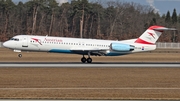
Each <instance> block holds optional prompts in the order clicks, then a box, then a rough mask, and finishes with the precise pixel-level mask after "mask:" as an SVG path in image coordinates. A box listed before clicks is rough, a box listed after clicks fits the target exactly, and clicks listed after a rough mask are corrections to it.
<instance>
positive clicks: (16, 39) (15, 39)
mask: <svg viewBox="0 0 180 101" xmlns="http://www.w3.org/2000/svg"><path fill="white" fill-rule="evenodd" d="M10 40H14V41H19V39H18V38H11V39H10Z"/></svg>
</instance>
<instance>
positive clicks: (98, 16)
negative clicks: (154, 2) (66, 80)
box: [0, 0, 180, 42]
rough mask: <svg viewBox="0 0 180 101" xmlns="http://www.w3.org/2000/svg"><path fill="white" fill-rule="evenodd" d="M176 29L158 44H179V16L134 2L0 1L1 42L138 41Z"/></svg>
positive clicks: (73, 0)
mask: <svg viewBox="0 0 180 101" xmlns="http://www.w3.org/2000/svg"><path fill="white" fill-rule="evenodd" d="M151 25H161V26H165V27H173V28H176V29H177V31H166V32H164V33H163V35H162V36H161V37H160V39H159V40H158V41H159V42H180V35H179V32H178V30H180V14H176V9H174V11H173V12H172V15H171V13H170V11H167V14H163V15H160V14H158V13H154V9H153V8H151V7H150V6H148V5H141V4H137V3H134V2H120V1H119V2H118V1H116V2H115V1H110V2H107V3H106V6H104V3H102V2H94V3H92V2H88V0H72V1H71V2H67V3H63V4H61V5H59V4H58V3H57V2H56V0H29V1H27V2H25V3H23V2H21V1H20V2H19V3H17V4H15V3H14V2H12V0H0V41H1V42H4V41H6V40H8V39H9V38H11V37H13V36H15V35H20V34H25V35H49V36H59V37H75V38H80V37H83V38H93V39H94V38H97V39H112V40H124V39H131V38H138V37H139V36H140V35H141V34H142V33H143V32H144V31H145V30H146V29H147V28H148V27H149V26H151Z"/></svg>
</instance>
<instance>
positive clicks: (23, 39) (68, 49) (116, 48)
mask: <svg viewBox="0 0 180 101" xmlns="http://www.w3.org/2000/svg"><path fill="white" fill-rule="evenodd" d="M166 30H176V29H174V28H166V27H163V26H157V25H155V26H150V27H149V28H148V29H147V30H146V31H145V32H144V33H143V34H142V35H141V36H140V37H139V38H136V39H129V40H122V41H116V40H100V39H84V38H67V37H53V36H47V35H46V36H37V35H17V36H14V37H12V38H11V39H10V40H8V41H6V42H4V43H3V46H4V47H6V48H10V49H13V50H14V52H21V51H37V52H53V53H69V54H79V55H82V58H81V62H82V63H86V62H87V63H92V58H91V57H90V56H120V55H127V54H130V53H136V52H145V51H152V50H155V49H156V44H155V43H156V41H157V40H158V38H159V37H160V35H161V34H162V32H163V31H166ZM84 55H88V58H85V56H84ZM18 56H19V57H22V54H18Z"/></svg>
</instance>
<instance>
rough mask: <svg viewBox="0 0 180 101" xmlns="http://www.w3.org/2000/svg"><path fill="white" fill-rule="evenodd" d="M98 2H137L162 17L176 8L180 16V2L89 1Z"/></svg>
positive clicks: (136, 1)
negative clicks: (147, 6) (150, 8)
mask: <svg viewBox="0 0 180 101" xmlns="http://www.w3.org/2000/svg"><path fill="white" fill-rule="evenodd" d="M12 1H14V2H19V1H23V2H26V1H28V0H12ZM56 1H58V2H59V3H64V2H70V1H71V0H56ZM97 1H101V2H102V1H103V2H107V1H122V2H135V3H139V4H142V5H149V6H150V7H152V8H153V9H154V10H155V12H158V13H159V14H160V15H162V14H166V13H167V11H170V14H171V15H172V13H173V10H174V8H175V9H176V13H177V14H178V15H179V14H180V0H89V2H97Z"/></svg>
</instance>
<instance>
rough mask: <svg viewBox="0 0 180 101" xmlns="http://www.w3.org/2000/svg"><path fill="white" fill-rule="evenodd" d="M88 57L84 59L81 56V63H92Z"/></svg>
mask: <svg viewBox="0 0 180 101" xmlns="http://www.w3.org/2000/svg"><path fill="white" fill-rule="evenodd" d="M88 56H89V57H88V58H87V59H86V58H85V57H84V55H83V57H82V58H81V62H82V63H86V61H87V63H92V59H91V58H90V55H88Z"/></svg>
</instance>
